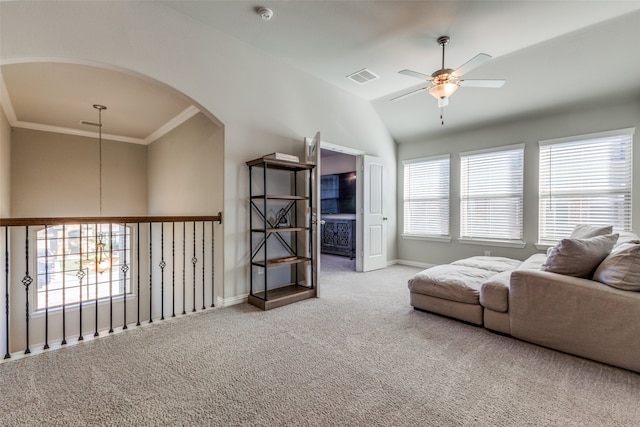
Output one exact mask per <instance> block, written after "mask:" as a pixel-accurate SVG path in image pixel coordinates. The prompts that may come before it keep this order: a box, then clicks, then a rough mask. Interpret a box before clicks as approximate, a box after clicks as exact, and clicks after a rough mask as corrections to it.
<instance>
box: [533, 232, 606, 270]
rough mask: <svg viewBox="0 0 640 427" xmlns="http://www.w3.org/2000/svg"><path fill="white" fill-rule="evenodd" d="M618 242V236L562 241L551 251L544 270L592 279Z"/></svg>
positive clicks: (543, 267)
mask: <svg viewBox="0 0 640 427" xmlns="http://www.w3.org/2000/svg"><path fill="white" fill-rule="evenodd" d="M617 240H618V235H617V234H607V235H605V236H596V237H591V238H588V239H562V240H561V241H560V242H558V244H557V245H556V246H554V247H553V249H551V251H550V253H549V256H548V257H547V260H546V261H545V263H544V264H543V265H542V270H543V271H550V272H552V273H558V274H564V275H566V276H574V277H582V278H589V279H590V278H591V277H593V272H594V271H595V269H596V268H597V267H598V265H600V263H601V262H602V260H604V259H605V258H606V257H607V255H609V252H611V249H612V248H613V245H614V244H615V243H616V241H617Z"/></svg>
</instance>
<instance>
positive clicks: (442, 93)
mask: <svg viewBox="0 0 640 427" xmlns="http://www.w3.org/2000/svg"><path fill="white" fill-rule="evenodd" d="M456 90H458V85H457V84H455V83H441V84H438V85H435V86H432V87H430V88H429V93H430V94H431V96H433V97H434V98H436V99H442V98H448V97H449V96H451V95H453V94H454V92H455V91H456Z"/></svg>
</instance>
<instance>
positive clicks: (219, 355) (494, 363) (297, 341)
mask: <svg viewBox="0 0 640 427" xmlns="http://www.w3.org/2000/svg"><path fill="white" fill-rule="evenodd" d="M323 259H324V258H323ZM330 265H331V262H330V261H327V262H326V263H325V264H324V266H323V269H322V274H321V284H322V297H321V298H318V299H312V300H306V301H301V302H298V303H295V304H292V305H289V306H285V307H280V308H277V309H275V310H272V311H268V312H262V311H259V310H258V309H256V308H254V307H252V306H249V305H247V304H242V305H237V306H233V307H228V308H221V309H214V310H211V311H208V312H203V313H199V314H195V315H191V316H186V317H182V318H178V319H175V320H171V321H166V322H158V323H155V324H154V325H152V326H148V327H143V328H138V329H135V328H134V329H132V330H131V331H128V332H126V333H121V334H116V335H112V336H108V337H105V338H101V339H98V340H94V341H90V342H86V343H83V344H80V345H75V346H71V347H67V348H63V349H60V350H55V351H50V352H47V353H44V354H39V355H35V356H32V357H27V358H23V359H20V360H14V361H10V362H8V363H3V364H0V407H1V408H2V413H1V414H0V425H21V426H22V425H44V424H47V425H118V426H121V425H136V426H147V425H148V426H158V425H197V426H200V425H208V426H217V425H219V426H238V425H247V426H248V425H258V426H281V425H286V426H325V425H329V426H351V425H353V426H523V425H531V426H540V425H552V426H572V425H574V426H606V425H611V426H637V425H640V404H639V403H638V398H639V397H640V375H638V374H636V373H632V372H629V371H624V370H621V369H617V368H614V367H610V366H607V365H602V364H599V363H597V362H592V361H588V360H584V359H580V358H577V357H574V356H570V355H566V354H562V353H559V352H555V351H553V350H548V349H544V348H541V347H537V346H534V345H531V344H528V343H525V342H521V341H518V340H515V339H512V338H509V337H504V336H501V335H497V334H493V333H490V332H488V331H486V330H484V329H482V328H478V327H474V326H470V325H467V324H464V323H461V322H458V321H454V320H450V319H446V318H443V317H439V316H436V315H431V314H428V313H424V312H420V311H415V310H413V309H412V308H411V307H410V306H409V305H408V290H407V286H406V283H407V279H408V278H409V277H411V275H413V274H414V273H415V272H416V271H418V269H416V268H412V267H406V266H392V267H390V268H387V269H384V270H379V271H374V272H369V273H356V272H353V271H345V270H343V269H341V268H337V267H336V268H334V269H332V268H330Z"/></svg>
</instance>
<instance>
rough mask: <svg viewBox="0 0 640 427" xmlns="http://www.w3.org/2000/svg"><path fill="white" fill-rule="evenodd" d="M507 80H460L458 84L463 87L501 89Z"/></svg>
mask: <svg viewBox="0 0 640 427" xmlns="http://www.w3.org/2000/svg"><path fill="white" fill-rule="evenodd" d="M505 83H506V82H505V80H498V79H491V80H486V79H485V80H459V81H458V84H459V85H460V86H463V87H488V88H499V87H502V86H503V85H504V84H505Z"/></svg>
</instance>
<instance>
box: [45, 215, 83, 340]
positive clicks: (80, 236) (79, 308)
mask: <svg viewBox="0 0 640 427" xmlns="http://www.w3.org/2000/svg"><path fill="white" fill-rule="evenodd" d="M78 239H79V242H80V248H79V249H80V265H79V269H78V272H77V273H76V277H77V278H78V281H79V282H80V304H79V306H78V323H79V328H80V333H79V334H78V335H79V336H78V341H82V340H84V337H83V336H82V281H83V279H84V277H85V275H86V274H85V272H84V268H83V266H82V255H83V254H84V251H83V247H82V224H80V233H79V235H78ZM47 241H48V240H47ZM47 305H48V304H47Z"/></svg>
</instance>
